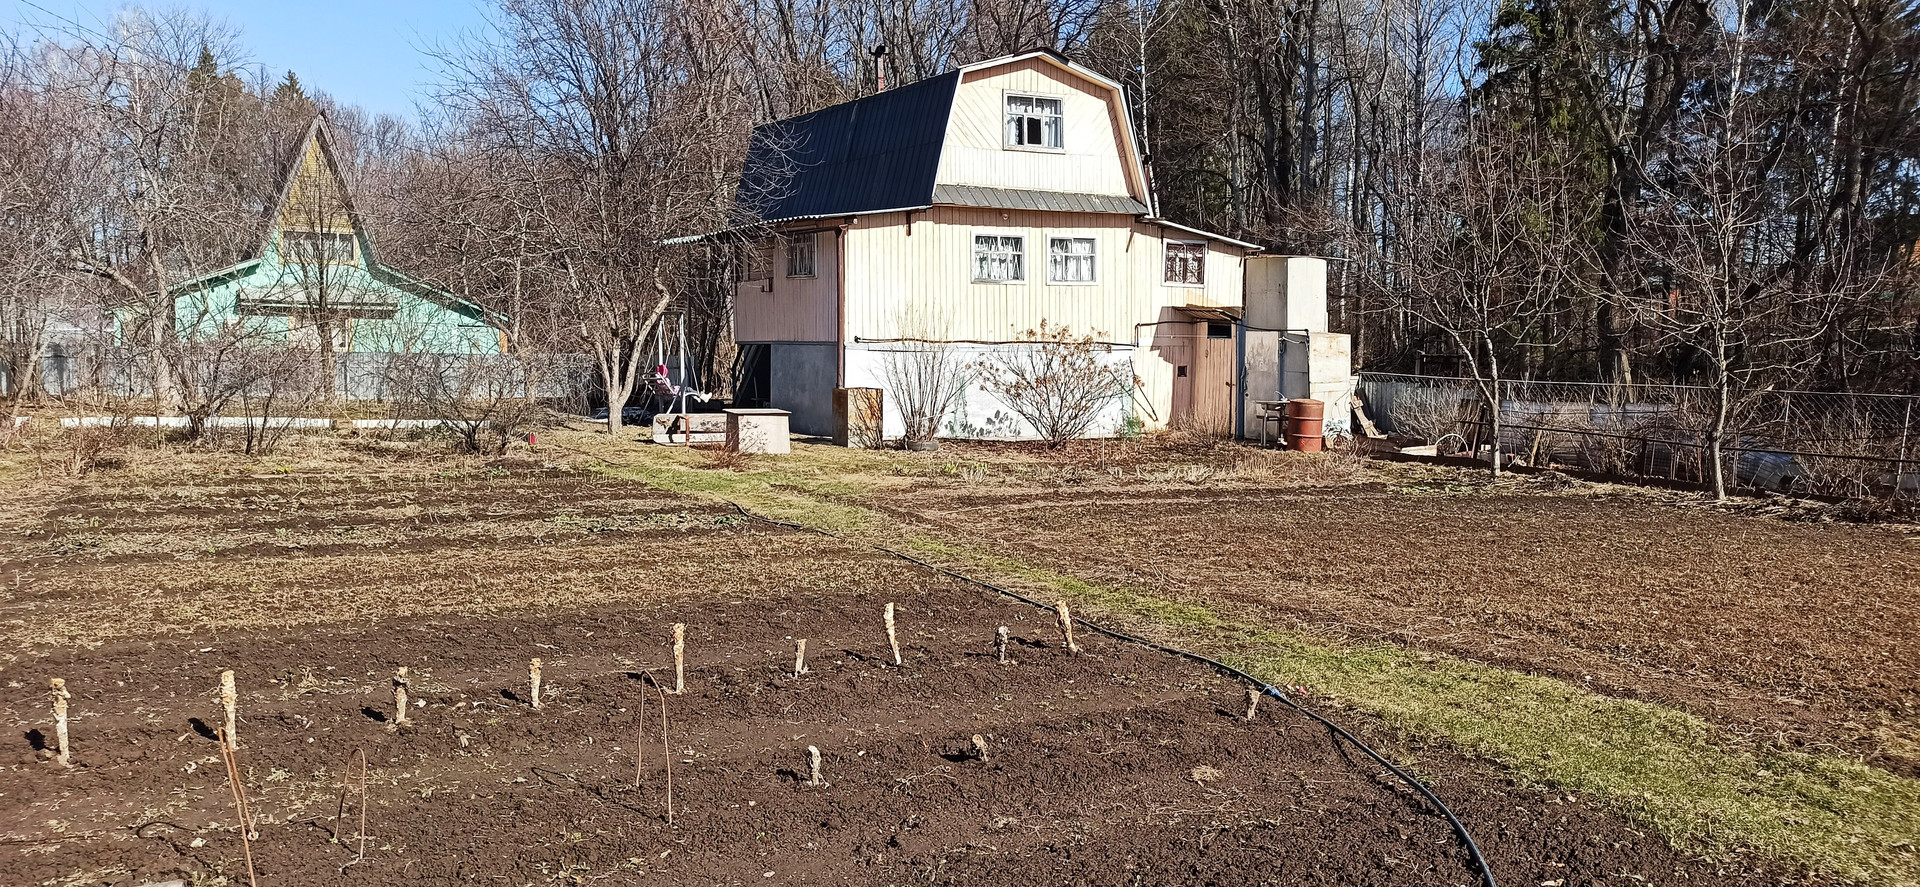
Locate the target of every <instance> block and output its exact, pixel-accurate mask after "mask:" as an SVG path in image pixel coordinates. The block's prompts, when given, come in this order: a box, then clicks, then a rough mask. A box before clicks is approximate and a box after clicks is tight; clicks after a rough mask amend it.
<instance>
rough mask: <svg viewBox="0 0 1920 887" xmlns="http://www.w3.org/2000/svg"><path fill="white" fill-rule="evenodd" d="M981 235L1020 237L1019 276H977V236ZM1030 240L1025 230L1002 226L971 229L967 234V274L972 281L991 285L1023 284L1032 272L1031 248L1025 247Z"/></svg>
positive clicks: (978, 255) (978, 261)
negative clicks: (1004, 278)
mask: <svg viewBox="0 0 1920 887" xmlns="http://www.w3.org/2000/svg"><path fill="white" fill-rule="evenodd" d="M981 237H1017V238H1019V239H1020V276H1019V277H1014V278H1010V279H1007V280H992V279H989V278H983V277H980V276H979V267H980V264H979V263H980V242H979V240H978V238H981ZM1032 240H1033V238H1032V237H1031V236H1030V235H1029V234H1028V233H1027V232H1025V231H1011V230H1007V229H1004V228H975V229H973V230H972V231H970V232H969V233H968V234H967V276H968V277H970V278H972V280H973V282H974V283H983V284H988V285H992V286H1007V285H1021V284H1025V283H1026V282H1027V277H1028V275H1030V274H1032V273H1033V270H1032V269H1033V250H1030V249H1027V244H1028V242H1030V241H1032Z"/></svg>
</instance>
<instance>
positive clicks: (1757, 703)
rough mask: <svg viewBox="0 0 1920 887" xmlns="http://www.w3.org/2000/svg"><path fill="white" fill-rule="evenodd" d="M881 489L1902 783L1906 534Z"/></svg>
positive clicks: (1916, 697) (1907, 710)
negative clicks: (1834, 756) (1860, 766)
mask: <svg viewBox="0 0 1920 887" xmlns="http://www.w3.org/2000/svg"><path fill="white" fill-rule="evenodd" d="M1513 483H1514V484H1516V485H1526V484H1528V483H1530V482H1528V481H1515V482H1513ZM902 499H907V500H909V501H912V502H913V503H914V504H913V505H912V514H913V515H915V516H916V517H917V518H918V519H920V520H923V521H926V522H928V523H929V524H930V525H933V526H935V527H940V528H944V530H945V531H948V532H958V531H959V530H960V529H961V528H964V531H965V532H966V533H967V534H968V535H969V537H971V538H977V539H988V540H994V541H993V544H994V545H996V546H999V545H1004V546H1005V547H1006V548H1007V549H1008V550H1010V551H1011V552H1014V553H1016V555H1017V556H1019V557H1021V558H1023V559H1025V560H1027V561H1028V562H1032V563H1045V564H1048V565H1050V566H1051V567H1052V568H1053V569H1056V570H1059V571H1062V572H1066V573H1070V574H1073V575H1077V576H1082V577H1086V578H1091V579H1097V580H1100V581H1104V582H1108V583H1114V584H1120V585H1126V586H1131V587H1136V588H1144V589H1148V590H1151V591H1152V592H1154V593H1158V594H1163V595H1172V596H1177V597H1186V598H1192V599H1201V600H1205V601H1207V602H1210V603H1213V604H1216V605H1224V606H1229V607H1236V608H1239V609H1241V610H1243V611H1245V612H1247V613H1249V614H1250V615H1251V617H1252V618H1254V619H1256V620H1258V621H1260V622H1262V623H1263V624H1275V625H1284V626H1289V627H1292V628H1295V629H1298V630H1304V631H1308V632H1312V633H1315V634H1319V635H1321V636H1326V637H1332V638H1336V639H1353V640H1362V641H1366V640H1387V641H1391V642H1394V643H1398V644H1401V645H1404V646H1408V647H1412V648H1418V649H1425V650H1433V651H1439V652H1445V653H1450V654H1455V655H1459V656H1464V657H1467V658H1471V659H1476V660H1479V661H1483V662H1489V663H1493V664H1497V665H1501V666H1506V667H1512V668H1519V669H1523V670H1528V671H1534V672H1539V673H1544V674H1550V675H1555V676H1559V677H1564V678H1567V679H1570V680H1573V681H1579V682H1582V683H1584V684H1586V685H1587V686H1589V687H1591V688H1592V689H1594V690H1596V691H1599V692H1602V693H1609V694H1613V695H1618V696H1625V697H1632V698H1641V699H1649V700H1656V701H1660V702H1664V703H1668V704H1672V705H1677V706H1680V707H1682V708H1686V709H1688V710H1691V711H1693V712H1695V713H1698V714H1700V715H1702V716H1704V717H1706V718H1707V719H1709V720H1710V721H1713V722H1715V723H1717V724H1720V725H1722V726H1724V727H1726V728H1728V729H1729V730H1731V731H1733V732H1735V733H1741V734H1746V735H1748V736H1751V737H1753V738H1755V739H1758V740H1763V741H1767V742H1778V743H1781V744H1785V745H1789V746H1798V747H1805V748H1809V749H1816V750H1824V751H1830V752H1837V753H1840V754H1850V755H1858V756H1860V757H1862V758H1864V759H1865V760H1867V761H1869V762H1871V763H1874V764H1877V765H1879V766H1882V767H1885V768H1887V769H1889V770H1892V771H1894V772H1897V773H1902V774H1906V775H1913V774H1915V773H1920V621H1916V620H1915V619H1914V618H1913V614H1914V613H1915V612H1916V611H1920V535H1916V534H1914V533H1912V532H1911V531H1910V530H1904V529H1900V528H1891V527H1875V526H1855V525H1835V524H1813V523H1793V522H1787V521H1782V520H1778V519H1775V518H1771V517H1759V516H1751V515H1745V514H1735V513H1725V512H1719V511H1714V510H1711V509H1706V508H1701V507H1678V506H1676V505H1674V504H1672V503H1670V502H1662V501H1660V500H1658V499H1656V498H1654V497H1652V496H1648V495H1634V496H1604V495H1602V496H1585V495H1545V494H1541V493H1540V492H1539V491H1529V490H1513V489H1509V490H1507V491H1502V490H1500V489H1498V488H1485V487H1480V486H1477V485H1453V484H1446V485H1440V486H1432V487H1414V488H1395V487H1390V486H1386V485H1382V484H1377V483H1374V484H1362V485H1349V486H1342V487H1337V488H1331V489H1318V490H1315V489H1300V488H1295V489H1235V490H1225V491H1222V490H1218V489H1193V488H1188V489H1165V488H1162V489H1157V490H1151V489H1149V490H1138V489H1135V490H1108V491H1080V490H1056V491H1048V492H1045V493H1036V492H1033V491H1031V490H1027V491H1021V490H1002V491H994V490H990V489H971V490H970V489H964V488H955V487H951V486H948V487H927V488H924V489H922V490H920V491H919V492H918V493H916V494H915V495H914V496H911V497H899V496H896V497H894V501H896V502H897V501H901V500H902Z"/></svg>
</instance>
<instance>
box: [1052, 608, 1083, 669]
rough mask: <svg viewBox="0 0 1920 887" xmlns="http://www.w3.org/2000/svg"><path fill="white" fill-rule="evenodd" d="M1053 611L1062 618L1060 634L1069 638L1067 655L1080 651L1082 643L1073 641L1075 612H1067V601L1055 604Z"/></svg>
mask: <svg viewBox="0 0 1920 887" xmlns="http://www.w3.org/2000/svg"><path fill="white" fill-rule="evenodd" d="M1053 612H1054V615H1055V616H1058V617H1059V619H1060V635H1061V636H1062V637H1065V638H1066V639H1067V655H1069V656H1071V655H1073V654H1075V653H1078V652H1080V645H1079V644H1076V643H1074V642H1073V614H1072V613H1069V612H1067V602H1066V601H1060V602H1059V603H1056V604H1054V605H1053Z"/></svg>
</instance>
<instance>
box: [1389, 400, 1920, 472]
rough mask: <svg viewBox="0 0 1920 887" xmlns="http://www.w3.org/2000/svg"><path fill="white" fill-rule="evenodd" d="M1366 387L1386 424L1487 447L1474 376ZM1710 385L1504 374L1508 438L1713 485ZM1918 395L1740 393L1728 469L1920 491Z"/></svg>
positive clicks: (1451, 446)
mask: <svg viewBox="0 0 1920 887" xmlns="http://www.w3.org/2000/svg"><path fill="white" fill-rule="evenodd" d="M1359 394H1360V397H1361V398H1362V402H1363V403H1364V404H1365V408H1366V410H1367V412H1368V415H1369V417H1370V418H1371V419H1372V420H1373V421H1374V423H1375V425H1376V426H1377V427H1379V428H1380V429H1381V430H1383V431H1387V432H1391V433H1397V434H1402V435H1407V436H1410V437H1414V438H1418V439H1420V440H1422V441H1423V442H1425V443H1429V444H1435V445H1437V447H1438V449H1439V452H1442V453H1447V452H1459V451H1468V452H1473V453H1475V454H1476V455H1478V456H1481V457H1483V458H1484V457H1485V456H1486V455H1487V454H1488V453H1490V451H1491V449H1492V446H1493V443H1494V442H1493V441H1490V440H1489V439H1488V438H1489V432H1488V427H1489V423H1488V421H1487V418H1488V417H1487V416H1486V415H1485V411H1484V409H1483V408H1482V406H1481V402H1480V398H1479V394H1478V388H1477V387H1476V386H1475V384H1474V382H1473V380H1472V379H1468V378H1457V377H1446V376H1413V375H1402V374H1394V373H1362V374H1361V375H1360V386H1359ZM1714 411H1715V410H1714V392H1713V391H1712V389H1709V388H1704V387H1699V386H1691V385H1664V384H1645V383H1641V384H1631V385H1623V384H1610V383H1590V382H1537V381H1522V382H1503V383H1502V384H1501V399H1500V421H1501V425H1502V428H1501V433H1500V439H1499V441H1498V445H1499V447H1500V450H1501V452H1502V453H1504V454H1506V455H1507V456H1508V457H1510V458H1512V459H1514V460H1516V461H1518V462H1521V463H1524V464H1529V465H1562V466H1568V467H1573V468H1578V469H1582V470H1587V471H1594V472H1599V473H1604V474H1610V475H1618V476H1626V477H1638V478H1646V479H1660V480H1666V481H1674V482H1680V483H1705V482H1707V481H1708V479H1709V478H1710V477H1711V473H1712V463H1711V458H1712V457H1711V455H1710V452H1711V451H1710V449H1709V448H1708V446H1707V440H1706V430H1707V429H1708V428H1709V427H1710V425H1711V421H1712V417H1713V414H1714ZM1917 449H1920V397H1914V396H1908V395H1886V394H1845V393H1834V392H1818V391H1781V390H1773V389H1765V390H1758V391H1741V392H1737V393H1736V394H1735V395H1734V396H1733V398H1732V401H1731V408H1730V411H1729V419H1728V425H1727V432H1726V434H1725V436H1724V438H1723V445H1722V451H1723V455H1722V458H1723V460H1724V476H1725V477H1726V480H1727V482H1728V484H1729V485H1731V486H1734V487H1737V488H1742V489H1746V490H1758V491H1771V492H1788V493H1803V494H1812V495H1826V496H1844V497H1853V498H1860V497H1874V496H1889V495H1915V494H1920V452H1916V450H1917Z"/></svg>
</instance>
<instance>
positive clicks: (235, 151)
mask: <svg viewBox="0 0 1920 887" xmlns="http://www.w3.org/2000/svg"><path fill="white" fill-rule="evenodd" d="M487 20H488V23H487V26H486V27H484V28H481V29H479V30H477V31H476V32H474V33H472V34H469V35H467V36H466V37H463V38H462V39H460V40H458V41H455V42H452V43H449V44H447V45H442V46H438V47H435V48H434V50H433V53H434V57H435V61H436V64H437V67H438V69H439V76H438V80H437V82H436V85H435V86H434V87H433V88H432V92H431V95H430V97H429V98H428V99H426V100H425V101H423V102H422V106H421V107H420V108H419V110H418V113H417V115H416V116H415V117H414V118H411V119H408V120H401V119H397V118H393V117H375V116H371V115H368V114H366V113H365V112H363V111H361V110H359V109H358V108H355V107H352V106H350V105H344V104H342V103H339V102H335V101H334V100H332V99H330V98H329V97H327V96H326V95H324V94H323V93H322V92H320V91H318V90H315V89H310V88H308V87H306V86H303V85H302V84H300V83H299V81H298V79H297V78H296V77H294V76H293V75H286V76H274V77H267V76H263V75H262V74H260V73H259V72H262V71H264V70H266V67H263V66H271V65H273V62H274V60H272V59H254V58H252V57H251V56H250V55H249V54H248V52H247V51H246V48H245V45H244V42H243V41H242V39H241V37H240V35H239V34H238V33H237V32H236V31H234V30H233V29H232V28H230V27H228V26H226V25H224V24H222V23H220V22H218V21H217V20H213V19H210V18H208V17H205V16H202V15H198V14H195V13H191V12H165V13H162V12H153V11H147V10H143V9H140V8H138V7H131V8H128V9H125V10H123V11H122V12H120V13H119V14H118V16H117V17H116V18H115V19H114V20H113V22H111V23H110V24H105V25H97V26H89V25H86V24H83V23H77V22H67V21H64V20H55V21H53V22H51V23H47V22H42V23H41V24H40V25H39V26H37V27H33V26H23V27H21V28H18V29H16V31H15V32H14V33H12V34H11V35H9V39H8V42H7V44H6V46H5V48H4V51H5V55H4V59H3V61H4V64H0V188H4V189H5V190H4V197H3V200H4V209H3V210H0V211H4V213H5V216H4V223H5V229H4V236H5V238H6V242H5V243H4V244H0V252H3V253H4V254H3V255H0V311H3V312H4V315H5V317H4V322H3V323H0V359H4V360H5V361H6V363H7V365H8V366H10V367H12V368H13V372H12V377H13V378H15V379H19V378H21V377H22V373H23V372H30V369H29V367H28V364H30V363H31V361H30V360H29V359H28V355H31V354H34V353H37V349H38V347H39V344H40V343H41V342H43V341H44V340H45V338H46V335H47V330H49V329H57V328H81V329H84V328H89V326H90V324H91V325H93V326H98V325H99V320H100V318H102V317H104V316H106V315H107V314H108V313H115V314H117V316H118V317H119V318H120V319H121V323H120V324H119V328H118V329H117V330H116V332H115V334H114V335H115V342H116V343H117V345H118V346H120V347H138V346H142V345H144V346H145V347H150V348H152V349H154V350H155V352H156V353H160V352H164V351H165V350H166V349H167V348H168V347H171V346H170V344H169V342H170V337H173V336H176V335H177V334H178V331H176V330H170V329H167V326H168V325H167V324H166V323H165V322H164V321H163V320H161V319H160V318H164V316H165V315H166V314H167V312H166V311H164V310H161V307H162V306H163V305H166V304H168V302H167V298H168V297H167V286H168V281H170V280H179V279H184V278H185V277H187V276H191V275H193V274H198V273H204V272H205V271H208V270H212V269H215V268H218V267H221V266H222V265H223V264H225V263H228V262H231V261H233V259H234V258H235V257H236V256H238V255H240V254H241V253H242V252H244V250H246V249H247V248H249V246H250V245H252V244H253V243H255V242H256V241H257V238H258V237H259V236H260V228H259V226H260V224H261V216H262V213H263V210H264V207H265V206H266V205H268V203H270V201H271V200H272V199H273V194H272V191H273V188H274V186H275V185H276V184H277V182H278V181H279V177H280V174H281V172H282V170H283V169H284V165H285V163H286V162H288V157H287V152H288V151H290V150H291V147H292V145H291V142H292V141H293V140H294V139H296V138H297V137H298V136H299V134H300V133H301V132H302V131H303V127H304V125H305V124H306V122H307V121H308V120H309V119H310V118H311V117H312V115H313V114H315V113H317V112H320V111H325V112H327V114H328V117H329V120H330V122H331V125H332V127H333V130H334V131H335V133H336V135H337V136H338V138H339V141H340V142H341V146H342V149H343V150H342V152H341V155H342V157H343V159H344V160H345V162H346V164H347V165H348V166H349V167H350V172H351V174H352V178H353V181H354V183H355V192H356V196H357V198H358V199H359V206H358V209H359V210H360V211H361V212H362V213H363V215H364V216H365V217H366V218H367V219H368V220H369V221H370V222H371V223H372V224H373V226H374V231H375V234H376V237H377V239H378V243H379V248H380V251H381V256H382V258H383V259H385V260H386V261H388V262H389V263H391V264H395V265H397V266H398V267H403V268H406V269H407V270H408V271H409V272H410V273H414V274H416V275H418V276H420V277H422V278H424V279H427V280H430V281H432V282H433V283H435V284H436V285H439V286H442V287H445V288H447V289H448V290H450V291H452V292H454V293H457V294H459V295H461V296H462V297H464V298H468V299H470V300H472V301H474V302H477V303H480V304H482V305H486V306H487V307H489V308H493V309H497V310H499V311H500V312H501V313H502V314H503V315H505V316H506V317H509V318H511V319H512V321H513V324H514V329H513V330H511V335H512V338H513V341H514V342H515V344H516V346H517V347H519V348H521V349H523V350H527V351H534V350H543V351H547V352H565V353H575V354H587V355H590V356H592V358H593V360H594V362H595V364H596V366H597V367H598V370H599V372H600V375H601V378H602V381H603V383H604V385H605V387H606V389H607V391H608V392H609V396H610V400H612V401H613V402H614V403H615V405H616V409H614V410H613V414H614V415H615V416H618V414H619V410H618V409H617V406H618V404H619V403H620V402H621V401H623V400H624V398H625V396H626V395H627V394H628V393H629V392H631V391H632V390H633V388H634V386H635V385H636V384H638V381H639V380H640V379H641V378H642V377H643V376H644V374H645V372H646V370H647V369H648V367H647V366H643V364H646V363H649V362H650V360H651V351H650V350H649V348H648V346H647V340H648V337H649V335H650V334H651V332H652V331H653V330H654V329H655V327H656V325H657V323H658V322H659V319H660V317H661V316H662V315H663V314H664V313H666V312H669V311H685V312H686V313H687V314H688V316H689V332H690V334H691V335H692V336H693V338H694V340H695V341H694V351H695V353H696V355H697V356H699V357H700V359H701V360H703V361H704V362H705V363H707V364H708V369H709V370H710V372H709V374H708V378H713V377H714V376H716V375H717V376H721V377H724V375H725V372H726V369H727V364H728V358H729V355H730V354H731V343H730V342H728V341H727V337H726V330H727V327H728V320H729V317H730V311H731V293H732V287H731V276H730V275H731V274H732V273H733V270H732V268H733V263H734V262H735V261H736V259H737V257H736V256H733V255H730V254H729V251H728V250H727V249H725V248H721V247H716V246H713V245H710V244H709V245H695V246H673V245H667V244H663V241H666V240H669V239H671V238H673V237H675V236H679V235H685V234H690V233H698V232H703V231H714V230H719V229H724V228H728V227H730V226H736V225H739V224H741V223H742V222H745V221H751V220H747V219H742V218H740V217H739V214H738V213H737V212H736V211H735V209H734V204H733V189H734V183H735V181H736V179H737V177H738V171H739V165H740V162H741V159H742V156H743V155H744V152H745V146H746V141H747V138H748V135H749V133H750V132H751V128H752V126H753V125H755V124H756V123H759V122H764V121H768V120H772V119H778V118H781V117H785V116H790V115H793V114H797V113H804V112H806V111H810V110H814V109H817V108H820V107H824V106H826V105H829V104H832V103H835V102H839V101H844V100H847V99H851V98H855V97H858V96H861V95H865V94H869V93H872V92H873V91H875V90H878V89H882V88H891V87H895V86H899V85H902V84H906V83H910V82H913V81H915V80H918V79H921V78H925V77H929V76H933V75H936V74H939V73H941V72H943V71H946V70H950V69H951V68H952V67H953V66H955V65H958V64H963V63H967V62H971V61H975V60H979V59H983V58H990V57H995V56H999V55H1005V54H1009V53H1014V52H1019V51H1024V50H1028V49H1033V48H1051V49H1054V50H1057V51H1060V52H1062V53H1065V54H1066V55H1068V56H1069V57H1071V58H1073V59H1074V60H1075V61H1078V62H1080V63H1082V64H1085V65H1088V66H1090V67H1092V68H1094V69H1095V70H1098V71H1100V72H1102V73H1104V74H1106V75H1108V76H1110V77H1112V78H1114V79H1115V80H1118V81H1120V82H1122V83H1124V84H1125V85H1126V86H1127V89H1128V100H1129V104H1130V107H1129V109H1128V110H1129V112H1130V113H1131V114H1132V115H1133V117H1134V122H1135V126H1136V128H1137V131H1138V133H1139V134H1140V143H1141V146H1142V149H1143V151H1144V152H1145V153H1146V154H1147V155H1148V158H1149V161H1150V164H1149V165H1150V174H1151V177H1152V179H1153V181H1154V184H1155V190H1156V194H1157V201H1156V202H1157V206H1156V207H1155V209H1156V210H1157V211H1158V212H1159V213H1160V214H1162V215H1164V216H1166V217H1168V218H1171V219H1174V220H1176V221H1181V222H1185V223H1190V224H1195V225H1200V226H1204V227H1207V228H1211V229H1215V230H1218V231H1221V232H1222V233H1226V234H1229V235H1231V236H1234V237H1238V238H1244V239H1248V240H1252V241H1254V242H1258V243H1260V244H1263V245H1264V246H1265V247H1266V248H1267V249H1268V250H1269V251H1271V252H1277V253H1284V254H1312V255H1321V256H1327V257H1329V258H1330V259H1332V260H1333V261H1332V262H1331V268H1332V272H1331V274H1332V281H1331V282H1332V285H1333V297H1332V302H1331V304H1332V312H1333V323H1334V325H1335V327H1336V328H1337V329H1341V330H1345V331H1347V332H1350V333H1352V334H1353V336H1354V350H1355V355H1356V363H1357V364H1358V365H1360V366H1361V367H1363V368H1366V369H1371V370H1386V371H1426V372H1441V373H1457V374H1460V375H1468V376H1473V377H1475V378H1479V379H1482V380H1486V381H1489V382H1494V383H1497V381H1498V380H1502V379H1516V378H1539V379H1566V380H1612V381H1636V382H1638V381H1681V382H1692V383H1700V384H1705V385H1708V386H1710V387H1713V388H1715V389H1716V390H1721V391H1724V392H1726V393H1727V395H1728V396H1729V398H1732V397H1736V396H1737V395H1738V393H1739V392H1740V391H1742V390H1752V389H1757V388H1760V387H1766V386H1773V387H1805V388H1817V389H1831V390H1855V391H1903V392H1914V391H1920V326H1917V324H1920V320H1917V318H1920V296H1916V288H1917V285H1916V272H1917V271H1920V267H1917V266H1916V255H1915V250H1914V246H1913V245H1914V243H1915V241H1916V239H1920V3H1917V2H1916V0H1752V2H1748V3H1744V4H1743V3H1740V2H1739V0H1627V2H1612V0H1498V2H1497V5H1493V6H1488V5H1486V4H1484V3H1474V2H1467V0H906V2H900V0H884V2H883V0H496V2H495V3H494V4H493V5H492V6H491V7H489V8H488V10H487ZM249 72H253V73H249ZM127 306H136V307H139V306H144V309H145V310H132V311H130V310H127ZM129 318H131V319H132V322H128V319H129ZM141 318H147V319H148V320H147V321H146V322H144V323H143V322H141ZM157 363H158V364H164V363H165V361H157ZM190 370H191V368H190V367H187V366H185V365H184V364H183V365H182V366H180V367H178V368H177V371H178V372H180V373H186V372H189V371H190Z"/></svg>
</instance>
